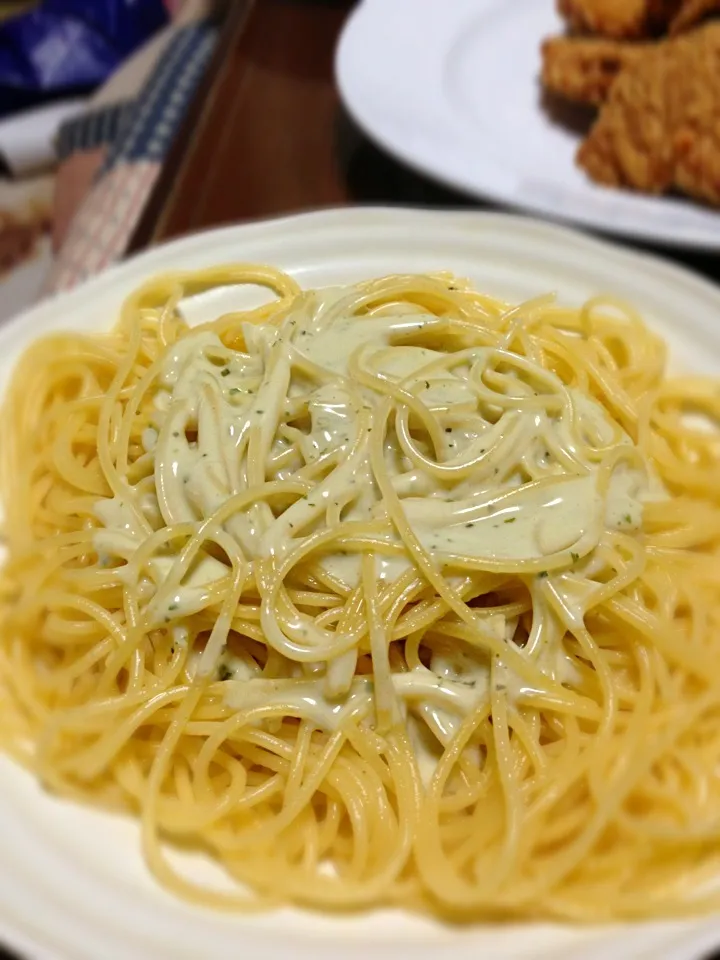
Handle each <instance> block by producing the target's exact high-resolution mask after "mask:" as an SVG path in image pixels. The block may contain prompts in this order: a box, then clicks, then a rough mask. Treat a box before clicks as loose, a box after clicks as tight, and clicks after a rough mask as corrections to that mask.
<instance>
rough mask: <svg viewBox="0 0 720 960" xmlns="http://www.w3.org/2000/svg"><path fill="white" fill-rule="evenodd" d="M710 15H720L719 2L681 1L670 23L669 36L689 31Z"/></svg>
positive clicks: (707, 0)
mask: <svg viewBox="0 0 720 960" xmlns="http://www.w3.org/2000/svg"><path fill="white" fill-rule="evenodd" d="M711 13H720V0H683V3H681V5H680V9H679V10H678V12H677V13H676V15H675V17H674V18H673V20H672V22H671V23H670V35H671V36H675V35H677V34H678V33H683V31H685V30H689V29H690V28H691V27H694V26H696V25H697V24H698V23H700V21H701V20H704V19H705V17H707V16H709V15H710V14H711Z"/></svg>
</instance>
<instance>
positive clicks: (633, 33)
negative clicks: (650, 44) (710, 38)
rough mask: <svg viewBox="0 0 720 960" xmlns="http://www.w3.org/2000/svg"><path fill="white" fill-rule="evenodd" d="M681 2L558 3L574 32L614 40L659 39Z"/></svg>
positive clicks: (583, 0) (604, 0)
mask: <svg viewBox="0 0 720 960" xmlns="http://www.w3.org/2000/svg"><path fill="white" fill-rule="evenodd" d="M681 3H682V0H558V9H559V11H560V14H561V15H562V16H563V17H564V18H565V19H566V20H567V22H568V24H569V25H570V27H571V29H573V30H575V31H579V32H581V33H595V34H599V35H600V36H602V37H609V38H611V39H624V40H638V39H642V38H643V37H652V36H657V34H659V33H662V32H663V31H664V30H665V29H666V28H667V26H668V24H669V22H670V20H671V19H672V18H673V17H674V16H675V14H676V13H677V11H678V8H679V7H680V5H681Z"/></svg>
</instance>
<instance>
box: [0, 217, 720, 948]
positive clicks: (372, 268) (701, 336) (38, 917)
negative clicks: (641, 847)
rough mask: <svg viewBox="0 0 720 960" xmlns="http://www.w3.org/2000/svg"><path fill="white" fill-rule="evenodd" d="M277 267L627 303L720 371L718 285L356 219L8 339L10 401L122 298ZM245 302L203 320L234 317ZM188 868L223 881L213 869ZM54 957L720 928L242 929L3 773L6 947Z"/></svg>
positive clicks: (467, 943) (212, 247) (201, 305)
mask: <svg viewBox="0 0 720 960" xmlns="http://www.w3.org/2000/svg"><path fill="white" fill-rule="evenodd" d="M241 260H245V261H248V260H249V261H265V262H271V263H274V264H277V265H279V266H280V267H282V268H284V269H285V270H288V271H290V272H291V273H292V274H293V275H294V276H295V277H297V279H298V280H299V281H300V282H301V283H302V284H303V285H305V286H318V285H322V284H327V283H337V282H341V283H342V282H351V281H354V280H359V279H362V278H367V277H372V276H380V275H382V274H385V273H389V272H396V271H409V272H413V271H415V272H417V271H428V270H438V269H444V268H445V269H447V268H449V269H452V270H454V271H455V272H457V273H458V274H460V275H464V276H467V277H470V278H471V279H472V281H473V282H474V283H475V284H476V285H477V286H478V288H480V289H482V290H484V291H487V292H489V293H491V294H495V295H497V296H501V297H506V298H508V299H511V300H520V299H522V298H525V297H529V296H532V295H534V294H538V293H541V292H547V291H549V290H557V291H558V292H559V294H560V296H561V298H562V300H563V301H565V302H567V303H571V304H579V303H580V302H581V301H582V300H583V299H585V298H586V297H588V296H590V295H591V294H594V293H597V292H598V291H607V292H610V293H614V294H617V295H619V296H622V297H627V298H629V299H630V300H631V301H632V302H633V303H635V304H637V306H638V307H640V308H641V309H642V311H643V313H644V314H645V316H646V317H647V320H648V322H649V323H650V324H651V325H652V326H653V328H654V329H656V330H657V331H659V332H660V333H661V334H663V335H664V336H666V337H667V338H668V339H669V340H670V342H671V344H672V349H673V355H674V359H675V361H676V363H677V364H679V365H680V366H682V367H686V368H695V369H697V370H704V371H706V372H713V371H714V372H716V373H720V288H715V287H713V286H712V285H710V284H709V283H707V282H705V281H703V280H700V279H697V278H696V277H694V276H692V275H691V274H689V273H687V272H684V271H682V270H680V269H678V268H676V267H673V266H670V265H668V264H665V263H663V262H662V261H660V260H655V259H649V258H647V257H643V256H639V255H637V254H631V253H627V252H624V251H621V250H617V249H614V248H612V247H610V246H606V245H604V244H601V243H599V242H597V241H593V240H589V239H586V238H584V237H582V236H579V235H577V234H575V233H571V232H569V231H566V230H564V229H561V228H558V227H552V226H547V225H543V224H538V223H535V222H533V221H530V220H526V219H520V218H513V217H506V216H499V215H490V214H480V213H452V214H447V213H429V212H413V211H401V210H392V211H387V210H342V211H332V212H327V213H316V214H309V215H305V216H302V217H294V218H291V219H286V220H275V221H271V222H268V223H261V224H256V225H250V226H244V227H231V228H228V229H224V230H217V231H214V232H212V233H206V234H200V235H197V236H193V237H189V238H187V239H183V240H180V241H178V242H176V243H172V244H169V245H167V246H164V247H158V248H155V249H153V250H151V251H149V252H148V253H145V254H143V255H142V256H140V257H138V258H136V259H134V260H131V261H129V262H127V263H125V264H123V265H121V266H120V267H117V268H115V269H113V270H111V271H109V272H107V273H106V274H104V275H102V276H100V277H99V278H97V279H95V280H93V281H91V282H90V283H88V284H87V285H85V286H83V287H81V288H80V289H78V290H75V291H73V292H72V293H69V294H64V295H62V296H61V297H59V298H57V299H55V300H52V301H49V302H46V303H43V304H41V305H39V306H37V307H35V308H34V309H33V310H31V311H29V312H28V313H26V314H24V315H23V316H21V317H18V318H17V319H16V320H14V321H12V322H10V323H8V324H6V325H5V326H3V327H0V390H4V387H5V384H6V383H7V378H8V375H9V372H10V370H11V368H12V365H13V363H14V361H15V359H16V358H17V356H18V354H19V352H20V351H21V350H22V349H23V348H24V347H25V346H27V344H28V343H29V342H30V341H31V340H32V339H33V338H35V337H36V336H38V335H39V334H42V333H45V332H47V331H50V330H58V329H83V330H105V329H108V328H109V327H110V326H111V325H112V323H113V321H114V318H115V316H116V314H117V311H118V308H119V306H120V303H121V301H122V299H123V298H124V296H125V295H126V294H127V293H129V292H130V291H131V290H132V289H133V288H134V287H135V286H137V285H138V284H139V283H140V282H141V281H142V280H143V279H145V278H146V277H148V276H151V275H152V274H155V273H158V272H161V271H165V270H168V269H173V268H180V269H188V268H194V267H201V266H206V265H209V264H217V263H222V262H228V261H241ZM232 296H233V294H232V291H226V292H225V293H222V294H221V295H220V296H219V297H218V298H217V299H215V298H213V297H209V298H205V299H203V300H201V301H199V302H195V303H194V304H193V305H191V306H190V307H188V312H189V314H191V315H192V316H193V317H198V316H199V315H204V316H206V315H208V314H217V313H218V312H220V310H221V308H220V306H219V301H220V300H223V308H227V306H228V303H229V301H230V300H231V299H232ZM183 863H184V868H185V869H187V870H189V871H191V872H192V874H193V875H194V876H195V877H196V878H198V877H207V878H208V879H209V881H210V882H218V878H217V874H216V872H215V871H214V870H213V868H212V867H211V865H209V864H206V863H205V862H203V861H201V860H199V859H198V860H192V859H189V858H188V859H185V860H184V861H183ZM3 940H5V941H6V942H7V944H8V945H10V946H16V947H17V948H18V949H23V948H24V949H25V950H26V951H27V954H28V956H29V957H32V958H38V960H199V958H203V960H205V958H208V960H230V958H233V960H235V958H237V957H239V956H242V957H246V958H248V960H285V958H286V957H292V958H297V960H338V957H342V958H343V960H361V958H362V960H364V958H365V957H367V956H369V955H372V956H373V957H374V958H375V960H397V958H398V957H408V958H412V960H440V958H441V957H444V956H446V955H448V954H451V955H452V957H453V960H477V958H478V957H484V958H491V960H605V958H606V957H608V956H612V957H613V958H614V960H630V958H633V960H639V958H647V960H650V958H652V960H697V958H698V957H699V956H700V954H701V953H702V952H703V951H705V950H707V949H709V948H710V947H711V946H713V945H719V946H720V918H718V919H716V920H703V921H698V922H696V923H695V922H687V923H653V924H639V925H635V926H632V927H627V926H623V927H602V928H597V929H578V928H575V929H573V928H566V927H560V926H553V925H549V924H546V925H540V924H533V925H523V926H508V927H500V928H497V927H496V928H493V927H487V926H485V927H477V928H474V929H473V928H464V929H452V928H448V927H445V926H443V925H441V924H436V923H433V922H431V921H429V920H427V919H420V918H417V917H412V916H408V915H405V914H402V913H399V912H398V913H395V912H390V911H378V912H376V913H373V914H371V915H369V916H367V915H366V916H362V915H360V916H352V917H345V918H339V917H323V916H318V915H313V914H310V913H302V912H300V911H293V910H283V911H280V912H279V913H278V912H276V913H272V914H268V915H261V916H248V917H238V916H227V915H223V914H214V913H212V912H209V911H206V910H201V909H196V908H193V907H192V906H189V905H188V904H186V903H184V902H179V901H176V900H174V899H173V898H172V897H170V896H169V895H168V894H167V893H166V892H165V891H164V890H161V889H159V888H158V887H157V886H156V884H155V882H154V881H153V879H152V878H151V877H150V876H149V874H148V872H147V870H146V869H145V866H144V864H143V861H142V858H141V854H140V846H139V833H138V829H137V824H136V823H135V822H133V821H132V820H130V819H125V818H122V817H114V816H110V815H106V814H102V813H99V812H97V811H94V810H92V809H88V808H82V807H79V806H76V805H74V804H71V803H68V802H64V801H60V800H57V799H54V798H52V797H50V796H48V795H47V794H45V793H44V792H43V791H42V790H41V789H40V788H39V787H38V786H37V785H36V784H35V782H34V781H33V780H32V778H31V777H30V776H28V775H26V774H25V773H23V772H22V771H20V770H19V769H17V768H16V767H15V766H14V765H13V764H12V763H10V762H9V761H8V760H6V759H0V942H1V941H3Z"/></svg>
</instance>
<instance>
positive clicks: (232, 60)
mask: <svg viewBox="0 0 720 960" xmlns="http://www.w3.org/2000/svg"><path fill="white" fill-rule="evenodd" d="M438 2H439V0H438ZM353 6H354V3H352V2H350V0H229V2H228V9H229V11H230V12H229V14H228V16H227V19H226V23H225V27H224V34H223V39H222V41H221V44H220V49H219V51H218V56H217V58H216V64H215V68H214V69H213V70H212V71H211V77H210V78H209V80H208V82H207V83H206V86H205V88H204V89H203V91H202V92H201V94H200V96H199V98H198V102H197V103H196V104H195V108H194V110H193V111H192V115H191V116H190V117H189V118H188V121H187V123H186V125H185V128H184V130H183V131H182V132H181V134H180V136H179V137H178V143H177V144H176V146H175V150H174V153H173V156H171V158H170V161H169V162H168V164H167V165H166V169H165V171H164V174H163V176H162V177H161V180H160V183H159V185H158V188H157V190H156V193H155V196H154V197H153V201H152V202H151V204H150V206H149V209H148V212H147V215H146V216H145V218H144V219H143V221H142V223H141V224H140V226H139V229H138V231H137V233H136V235H135V238H134V240H133V244H132V247H133V249H135V250H137V249H142V248H143V247H145V246H147V245H149V244H153V243H157V242H159V241H162V240H166V239H169V238H171V237H176V236H179V235H181V234H184V233H189V232H194V231H197V230H202V229H206V228H208V227H214V226H218V225H221V224H227V223H239V222H242V221H244V220H254V219H258V218H263V217H270V216H275V215H279V214H286V213H293V212H297V211H301V210H312V209H316V208H318V207H329V206H338V205H349V204H401V205H406V206H434V207H452V208H455V209H457V208H461V209H463V208H464V209H483V208H485V209H498V208H497V207H492V205H490V204H483V203H481V202H480V201H478V200H477V199H474V198H470V197H467V196H464V195H462V194H460V193H455V192H453V191H450V190H446V189H443V188H442V187H440V186H438V185H437V184H435V183H433V182H432V181H431V180H430V179H427V178H425V177H422V176H419V175H417V174H415V173H413V172H412V171H410V170H409V169H408V168H407V167H404V166H403V165H402V164H400V163H397V162H396V161H394V160H393V159H392V158H391V157H389V156H388V155H387V154H386V153H384V152H383V151H381V150H379V149H377V148H376V147H374V146H373V145H372V144H371V143H370V141H369V140H368V139H367V138H366V137H364V136H363V135H362V134H361V133H360V132H359V131H358V130H357V129H356V128H355V127H354V125H353V124H352V122H351V121H350V119H349V118H348V116H347V115H346V114H345V113H344V111H343V109H342V107H341V104H340V100H339V97H338V94H337V90H336V89H335V85H334V82H333V57H334V51H335V44H336V41H337V38H338V36H339V33H340V30H341V28H342V25H343V23H344V22H345V19H346V18H347V16H348V13H349V12H350V10H351V9H352V7H353ZM632 246H633V247H635V249H637V248H638V246H639V245H638V244H632ZM642 249H646V250H647V249H650V248H648V247H643V248H642ZM653 252H658V253H660V254H661V255H663V256H666V257H668V258H669V259H671V260H674V261H676V262H681V263H684V264H686V265H688V266H690V267H692V268H693V269H695V270H697V271H699V272H702V273H704V274H706V275H707V276H712V277H714V278H716V279H718V278H720V258H718V257H717V256H716V255H709V254H697V253H687V252H684V251H672V250H668V251H662V250H658V251H653Z"/></svg>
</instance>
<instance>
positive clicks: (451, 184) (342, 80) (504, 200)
mask: <svg viewBox="0 0 720 960" xmlns="http://www.w3.org/2000/svg"><path fill="white" fill-rule="evenodd" d="M400 2H404V0H381V2H378V0H360V2H359V3H358V5H357V6H356V7H355V8H354V9H353V10H352V11H351V13H350V14H349V16H348V17H347V19H346V20H345V23H344V24H343V27H342V30H341V33H340V38H339V40H338V43H337V45H336V48H335V54H334V76H335V82H336V85H337V88H338V90H339V93H340V98H341V101H342V104H343V106H344V108H345V109H346V110H347V112H348V114H349V116H350V117H351V119H352V120H353V122H354V123H355V124H356V125H357V126H358V128H359V129H360V130H361V131H362V132H363V133H364V134H365V135H366V136H367V137H368V138H369V139H370V140H371V141H373V142H374V143H375V144H376V145H378V146H380V147H381V148H382V149H384V150H385V151H387V153H388V154H390V155H391V156H392V157H394V158H395V159H396V160H399V161H400V162H402V163H403V164H405V165H406V166H407V167H408V168H410V169H411V170H413V171H414V172H416V173H418V174H421V175H424V176H428V177H430V178H432V179H433V180H435V181H436V182H437V183H438V184H440V185H442V186H445V187H447V188H450V189H454V190H457V191H460V192H462V193H464V194H466V195H467V197H468V198H469V199H471V200H472V199H475V200H478V201H480V202H483V201H484V202H488V203H494V204H497V205H498V206H499V207H500V208H501V210H502V208H504V209H506V210H507V211H508V212H509V213H510V214H511V215H512V214H513V213H514V214H519V213H522V212H523V211H526V212H527V213H529V214H530V215H531V216H536V217H546V218H548V219H549V220H550V221H552V222H554V223H557V224H559V225H566V226H571V227H572V226H575V227H576V228H577V227H581V228H585V229H590V230H594V231H597V232H598V233H599V234H601V236H603V237H605V238H607V239H612V238H613V237H617V238H620V237H623V238H626V239H628V240H635V241H638V242H643V243H650V244H653V245H655V246H659V247H662V248H663V249H665V250H667V251H672V250H673V249H680V250H690V251H696V252H698V253H702V252H707V253H715V252H718V251H720V208H718V209H717V212H715V211H714V208H712V207H707V211H708V212H709V213H711V214H712V213H715V216H716V217H717V220H718V225H717V229H716V230H712V229H711V228H699V229H697V230H695V231H693V229H689V230H686V231H684V232H683V234H682V235H681V236H676V235H673V234H672V233H671V228H670V227H667V228H665V229H663V230H660V231H658V229H657V226H656V225H655V224H653V223H648V224H647V225H643V220H642V219H640V218H638V220H637V222H636V223H630V222H626V221H624V220H623V221H618V222H613V221H612V220H611V218H610V215H607V216H602V215H600V214H596V213H593V212H592V210H591V209H588V210H584V209H583V208H582V207H580V206H576V207H575V208H574V209H573V210H572V211H571V212H568V211H562V210H558V209H557V207H556V206H555V205H554V204H553V203H552V202H550V201H543V200H542V198H538V199H533V198H531V197H527V196H524V197H522V198H520V197H517V196H514V195H513V193H512V192H511V191H506V190H503V189H502V188H493V187H492V186H490V185H487V184H486V186H485V187H484V188H483V187H481V186H480V185H479V184H478V182H477V180H476V179H475V178H474V177H473V176H472V175H470V174H468V173H467V172H463V173H458V172H457V171H453V172H449V171H448V169H447V167H446V165H445V164H444V163H443V162H442V161H441V162H437V161H436V159H435V158H434V157H433V156H432V155H430V154H429V153H428V151H427V150H426V149H425V148H424V147H422V146H419V145H418V144H416V145H415V146H414V147H413V146H411V145H409V144H407V143H406V142H405V141H404V140H403V139H402V137H396V136H393V133H392V131H391V130H390V129H389V125H388V124H386V123H385V122H384V120H382V119H380V120H378V117H377V114H376V113H375V112H374V111H373V110H372V109H371V108H368V105H367V102H366V97H365V95H364V94H363V93H362V92H358V88H359V86H360V85H361V84H360V83H359V81H358V75H357V74H356V72H355V69H354V61H355V60H356V57H355V56H354V54H355V49H354V48H355V45H356V44H359V43H360V42H361V41H362V36H363V33H364V32H365V28H366V26H368V27H372V26H373V24H376V25H377V27H378V28H380V27H381V25H382V24H381V22H380V21H381V19H382V15H381V14H380V9H381V6H382V7H384V9H387V8H388V7H391V6H392V4H394V3H395V4H397V5H399V3H400ZM495 2H498V0H495ZM420 6H421V5H420V4H418V8H420ZM376 32H377V31H376ZM374 62H375V61H374ZM483 163H484V166H485V168H486V169H497V164H496V163H495V162H494V161H491V160H489V159H488V158H487V157H485V158H484V161H483ZM596 186H597V187H598V189H607V190H608V192H609V193H611V194H612V197H613V199H614V200H616V201H618V200H619V201H620V202H622V199H623V198H624V197H626V196H628V195H629V197H630V198H632V197H633V196H635V197H638V196H639V197H643V198H644V199H648V200H650V199H651V200H654V201H656V202H657V203H659V204H664V203H667V199H666V198H665V197H663V196H659V197H652V196H651V195H645V194H633V192H632V191H626V190H624V189H623V188H602V187H601V186H599V185H596ZM688 202H692V201H691V200H688ZM698 206H699V207H700V208H702V204H699V203H698Z"/></svg>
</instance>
